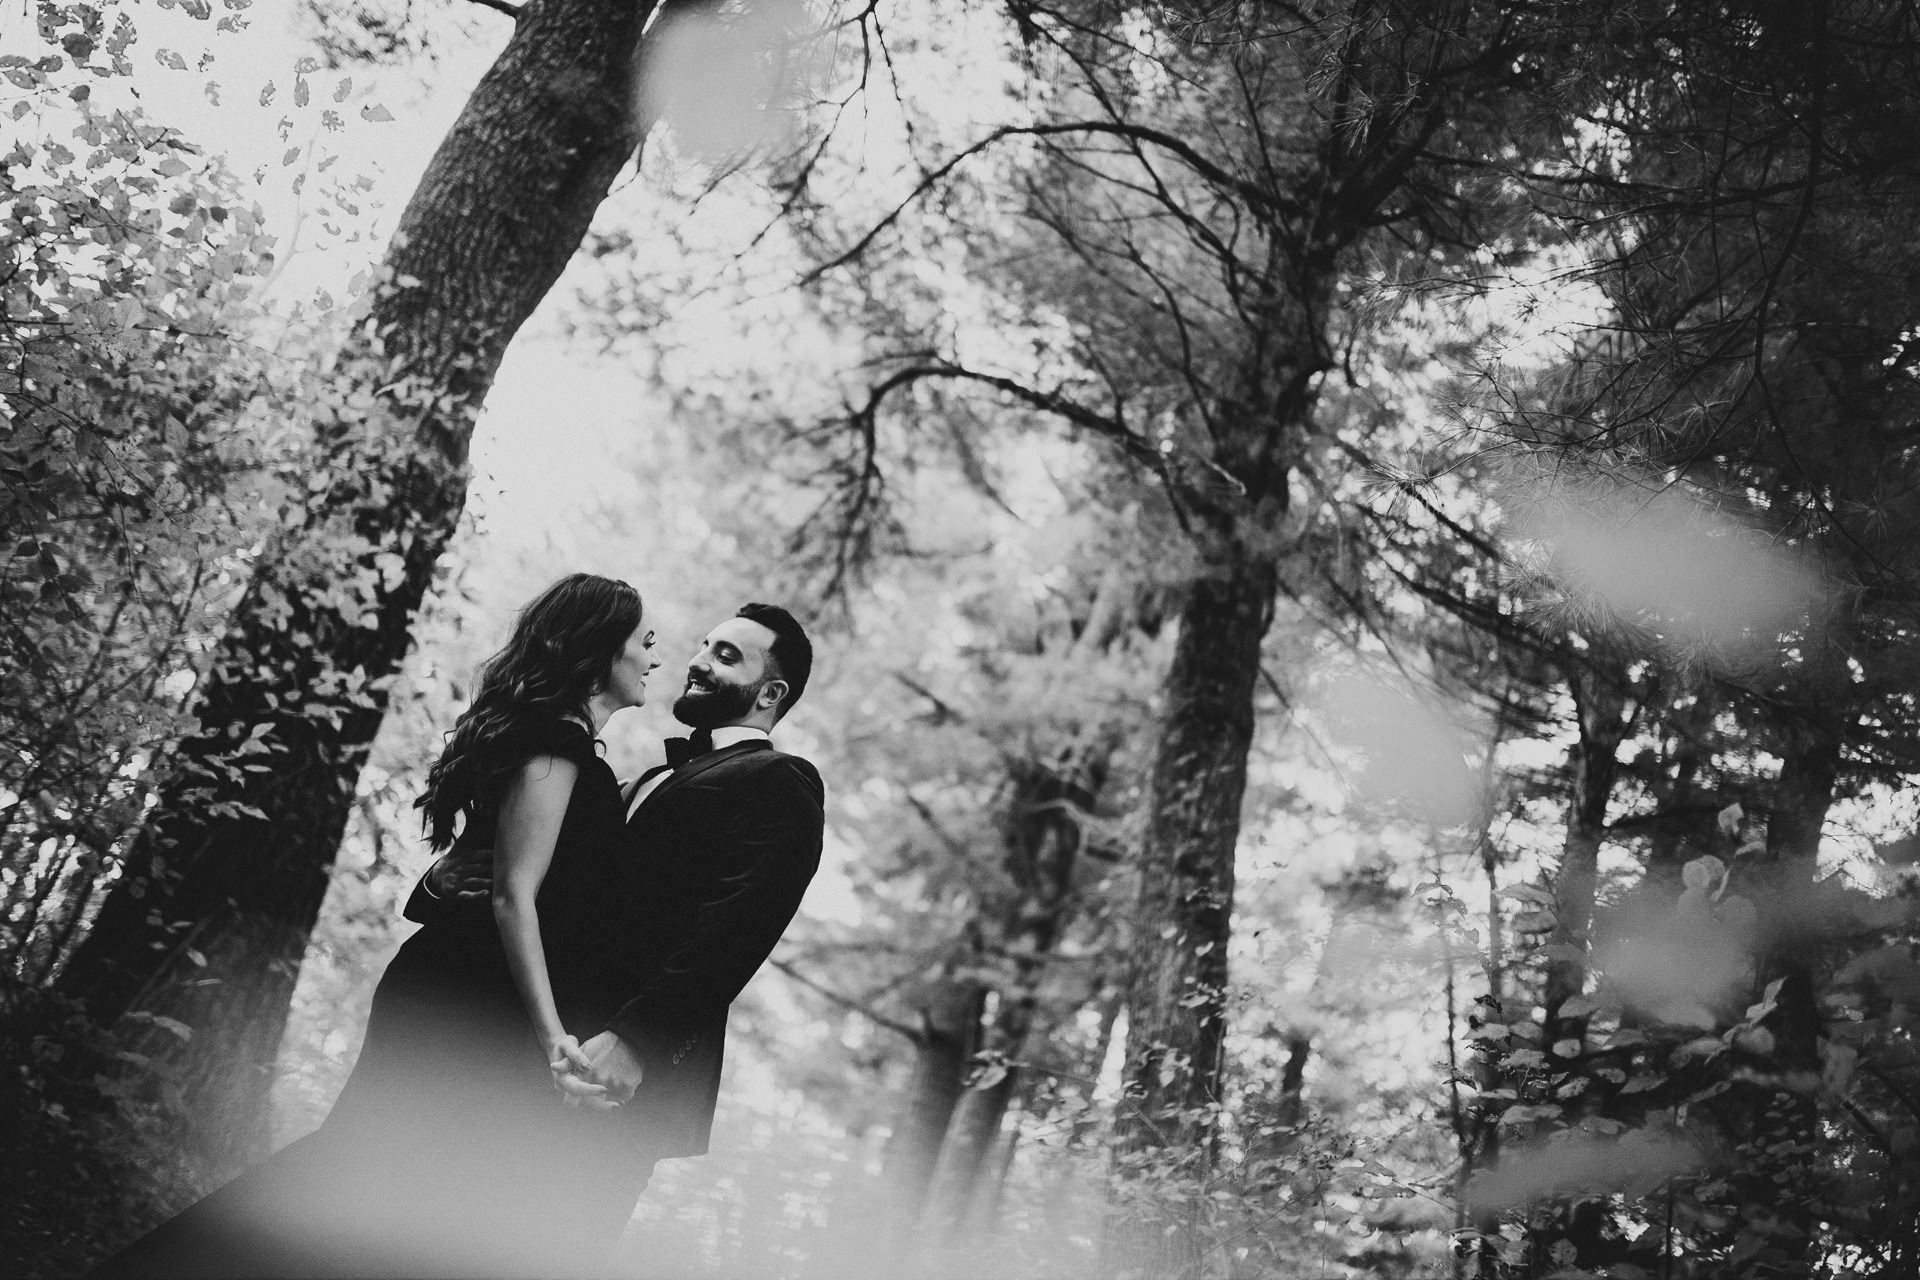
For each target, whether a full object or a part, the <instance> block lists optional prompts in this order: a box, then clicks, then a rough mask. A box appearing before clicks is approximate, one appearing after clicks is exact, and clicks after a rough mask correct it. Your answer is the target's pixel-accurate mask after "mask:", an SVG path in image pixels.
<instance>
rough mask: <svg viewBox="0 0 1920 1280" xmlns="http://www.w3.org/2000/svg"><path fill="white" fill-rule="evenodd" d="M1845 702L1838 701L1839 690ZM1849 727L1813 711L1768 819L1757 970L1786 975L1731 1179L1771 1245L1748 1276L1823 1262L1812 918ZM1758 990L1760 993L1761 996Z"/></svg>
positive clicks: (1748, 1223)
mask: <svg viewBox="0 0 1920 1280" xmlns="http://www.w3.org/2000/svg"><path fill="white" fill-rule="evenodd" d="M1834 701H1835V705H1839V699H1837V698H1836V699H1835V700H1834ZM1842 738H1843V728H1842V725H1841V724H1840V722H1839V718H1838V716H1836V715H1835V714H1833V713H1832V711H1830V710H1829V711H1821V712H1815V713H1811V714H1808V715H1806V716H1805V717H1804V718H1802V719H1800V720H1798V722H1797V723H1795V724H1793V725H1792V726H1791V727H1790V728H1789V729H1788V731H1787V734H1786V743H1785V744H1784V746H1783V748H1782V750H1781V764H1780V775H1779V778H1778V780H1777V781H1776V782H1775V784H1774V794H1773V808H1772V815H1771V817H1770V818H1769V820H1768V823H1767V849H1766V854H1765V859H1766V860H1765V863H1764V864H1763V865H1762V866H1761V867H1760V868H1759V869H1758V870H1759V873H1760V875H1759V884H1758V885H1757V888H1758V889H1759V894H1758V897H1759V905H1760V911H1761V919H1762V921H1763V922H1764V925H1765V935H1764V936H1765V940H1766V941H1765V950H1764V951H1763V952H1762V954H1761V956H1760V963H1759V966H1758V970H1759V971H1758V974H1757V975H1756V976H1757V979H1758V983H1759V985H1760V987H1761V988H1762V989H1763V990H1764V989H1765V988H1766V987H1768V986H1770V985H1771V984H1773V983H1775V982H1778V983H1779V984H1780V986H1779V989H1778V992H1777V994H1776V995H1775V997H1774V1009H1773V1012H1772V1013H1771V1014H1770V1015H1768V1016H1767V1018H1766V1019H1765V1021H1764V1025H1765V1027H1766V1028H1767V1029H1768V1030H1770V1031H1771V1032H1772V1034H1773V1044H1772V1047H1771V1048H1770V1049H1769V1050H1767V1051H1765V1052H1756V1054H1755V1059H1756V1060H1755V1061H1754V1063H1753V1064H1752V1065H1753V1068H1754V1070H1753V1072H1752V1075H1751V1077H1750V1080H1749V1081H1748V1082H1744V1083H1743V1084H1742V1085H1741V1086H1740V1087H1741V1088H1742V1089H1743V1090H1746V1089H1751V1090H1752V1094H1753V1101H1752V1105H1751V1108H1750V1109H1749V1110H1748V1112H1747V1114H1748V1115H1750V1116H1751V1118H1752V1124H1751V1127H1750V1128H1749V1129H1748V1130H1747V1133H1746V1136H1745V1141H1744V1142H1743V1143H1742V1144H1741V1147H1740V1150H1739V1155H1740V1160H1739V1164H1738V1167H1737V1168H1736V1170H1735V1172H1734V1173H1733V1175H1732V1176H1731V1177H1730V1178H1729V1179H1728V1181H1729V1183H1730V1184H1731V1185H1732V1186H1733V1188H1734V1189H1735V1192H1736V1194H1737V1196H1738V1203H1739V1204H1740V1205H1741V1211H1742V1216H1743V1218H1744V1219H1745V1221H1744V1222H1743V1223H1742V1234H1743V1235H1748V1236H1749V1237H1750V1238H1751V1237H1752V1236H1757V1237H1759V1241H1758V1242H1757V1243H1759V1244H1760V1245H1761V1248H1760V1250H1759V1252H1758V1253H1756V1254H1755V1255H1754V1256H1753V1258H1752V1259H1751V1261H1750V1262H1749V1263H1748V1264H1747V1266H1748V1267H1749V1268H1750V1270H1748V1271H1744V1272H1742V1274H1752V1275H1806V1274H1809V1268H1810V1267H1811V1265H1812V1258H1813V1233H1814V1229H1815V1225H1816V1224H1815V1221H1814V1214H1813V1207H1812V1206H1813V1204H1814V1203H1815V1202H1816V1201H1818V1200H1819V1199H1820V1193H1821V1188H1820V1187H1819V1186H1818V1185H1816V1183H1815V1179H1816V1178H1817V1176H1818V1172H1819V1171H1818V1168H1817V1166H1816V1165H1815V1163H1814V1162H1812V1161H1811V1160H1810V1159H1809V1156H1810V1154H1811V1153H1812V1152H1814V1151H1816V1150H1817V1149H1818V1144H1819V1142H1820V1132H1819V1127H1820V1116H1819V1108H1818V1105H1817V1102H1816V1099H1817V1096H1818V1090H1819V1084H1820V1012H1819V1008H1818V1006H1817V1004H1816V999H1815V990H1814V972H1813V966H1814V953H1815V950H1816V948H1817V946H1818V942H1819V939H1818V936H1817V932H1818V926H1817V925H1816V924H1815V922H1813V921H1811V920H1809V919H1808V918H1807V914H1806V912H1807V904H1808V903H1809V902H1810V901H1811V898H1812V892H1813V885H1814V881H1815V879H1816V878H1817V872H1818V862H1819V854H1820V836H1821V831H1822V829H1823V828H1824V827H1825V825H1826V819H1827V811H1828V810H1829V809H1830V808H1831V807H1832V805H1833V798H1834V785H1835V782H1836V780H1837V778H1838V774H1839V769H1840V749H1841V741H1842ZM1755 998H1756V999H1757V998H1759V993H1758V992H1756V993H1755Z"/></svg>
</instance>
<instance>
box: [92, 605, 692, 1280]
mask: <svg viewBox="0 0 1920 1280" xmlns="http://www.w3.org/2000/svg"><path fill="white" fill-rule="evenodd" d="M641 618H642V612H641V602H640V596H639V594H638V593H637V592H636V591H634V589H633V588H632V587H630V586H628V585H627V584H625V583H623V582H616V581H614V580H611V579H607V578H599V577H594V576H592V575H587V574H574V575H571V576H569V577H566V578H563V579H561V580H560V581H559V582H557V583H555V584H554V585H553V586H551V587H549V588H548V589H547V590H546V591H545V592H543V593H542V594H541V595H540V596H539V597H538V598H536V599H535V600H534V601H533V602H532V603H531V604H529V605H528V606H527V607H526V608H525V609H524V610H522V611H521V613H520V615H519V617H518V619H517V620H516V622H515V625H514V630H513V635H512V638H511V639H510V640H509V641H508V643H507V645H506V647H505V648H504V649H502V650H501V651H500V652H499V653H498V654H496V655H494V657H493V658H492V659H490V660H489V661H488V663H487V665H486V667H485V668H484V670H483V673H482V676H481V679H480V683H479V688H478V690H477V691H476V693H475V695H474V700H473V705H472V706H471V707H470V708H468V710H467V711H466V713H465V714H463V715H462V716H461V717H460V720H459V721H458V723H457V724H456V725H455V726H454V729H453V731H452V733H451V734H449V735H448V742H447V747H446V750H445V751H444V752H443V753H442V755H441V757H440V760H439V762H438V763H436V764H435V765H434V767H433V769H432V771H431V772H430V773H429V774H428V779H427V787H426V791H425V793H424V794H423V795H422V797H421V799H420V802H419V804H420V807H421V808H422V809H423V810H424V811H425V818H426V826H427V835H428V841H429V843H430V844H431V845H432V846H433V848H434V849H435V850H436V851H444V850H445V849H447V848H448V847H450V846H451V845H452V844H453V843H454V842H455V840H456V833H457V839H458V840H459V841H460V842H461V843H463V844H469V845H471V846H473V847H491V848H492V849H493V850H494V851H495V852H494V889H493V893H492V895H491V898H490V899H489V900H478V901H475V902H473V903H461V904H459V906H458V909H456V910H452V911H450V912H448V913H447V918H446V919H444V920H440V921H437V922H435V923H433V924H430V925H427V926H425V927H423V928H422V929H421V930H420V931H419V932H418V933H416V934H414V935H413V936H412V937H411V938H409V939H407V941H406V943H405V944H404V945H402V946H401V948H400V950H399V951H398V953H396V954H395V956H394V958H393V960H392V962H391V963H390V964H389V965H388V967H387V970H386V973H385V974H384V976H382V978H381V979H380V985H379V987H378V988H377V990H376V991H375V994H374V999H373V1008H372V1012H371V1014H370V1016H369V1018H368V1021H367V1030H366V1037H365V1040H364V1043H363V1045H362V1047H361V1051H360V1057H359V1060H358V1061H357V1063H356V1064H355V1066H354V1069H353V1073H352V1075H351V1076H350V1077H349V1079H348V1081H347V1083H346V1086H345V1088H343V1089H342V1090H341V1093H340V1096H339V1098H338V1100H336V1102H335V1103H334V1106H333V1110H332V1111H331V1112H330V1113H329V1114H328V1116H327V1119H326V1120H325V1122H324V1123H322V1124H321V1126H320V1127H319V1128H318V1129H317V1130H315V1131H314V1132H313V1133H311V1134H309V1135H308V1136H306V1137H305V1138H302V1139H300V1140H299V1141H297V1142H294V1143H292V1144H290V1145H289V1146H287V1147H286V1148H284V1149H282V1150H281V1151H280V1152H278V1153H276V1154H275V1155H274V1156H273V1157H272V1158H271V1159H269V1160H268V1161H266V1162H265V1163H264V1164H262V1165H261V1166H259V1167H258V1168H255V1169H252V1170H249V1171H248V1172H247V1173H245V1174H243V1175H242V1176H241V1177H239V1178H237V1179H235V1180H234V1181H233V1182H231V1183H229V1184H228V1185H227V1186H225V1187H223V1188H221V1189H220V1190H219V1191H216V1192H215V1193H213V1194H212V1195H210V1196H208V1197H207V1198H206V1199H204V1200H201V1201H200V1202H199V1203H197V1204H195V1205H193V1206H192V1207H191V1208H189V1209H187V1210H186V1211H185V1212H184V1213H182V1214H180V1215H179V1216H178V1217H176V1218H174V1219H172V1220H171V1221H169V1222H167V1223H165V1224H164V1225H162V1226H161V1227H159V1228H158V1229H157V1230H155V1231H154V1232H152V1233H151V1234H149V1235H147V1236H145V1237H143V1238H142V1239H141V1240H139V1241H137V1242H135V1243H134V1244H133V1245H132V1246H130V1247H129V1248H127V1249H126V1250H124V1251H123V1252H121V1253H120V1254H118V1255H116V1256H115V1257H114V1258H113V1259H112V1260H111V1261H109V1262H108V1263H107V1264H106V1266H105V1267H104V1268H102V1269H101V1271H99V1272H98V1273H96V1274H97V1275H98V1276H102V1277H133V1276H179V1277H185V1276H232V1277H239V1276H249V1277H270V1276H287V1277H294V1276H299V1277H316V1276H384V1277H401V1276H422V1277H424V1276H449V1277H456V1276H457V1277H477V1276H548V1275H556V1276H557V1275H572V1274H582V1273H586V1272H590V1271H592V1270H593V1269H594V1268H595V1267H596V1266H597V1265H598V1264H599V1262H600V1261H601V1260H602V1259H604V1257H605V1256H606V1254H607V1252H608V1251H609V1250H610V1249H611V1247H612V1245H613V1244H614V1241H613V1240H610V1239H604V1238H601V1237H602V1236H604V1230H602V1231H600V1232H599V1233H598V1234H596V1233H595V1232H594V1231H593V1230H592V1229H589V1228H587V1227H584V1226H582V1225H580V1224H581V1223H584V1222H588V1221H593V1220H595V1215H593V1214H592V1213H591V1212H590V1205H589V1203H588V1202H589V1201H590V1200H591V1199H592V1198H593V1196H594V1194H595V1191H596V1188H597V1186H598V1184H600V1183H602V1182H604V1181H606V1180H607V1179H606V1177H605V1174H606V1171H607V1170H609V1169H614V1168H617V1167H619V1166H620V1165H621V1164H622V1162H627V1163H632V1162H637V1161H639V1160H641V1159H642V1158H643V1157H644V1153H643V1152H641V1151H638V1150H634V1149H633V1139H632V1135H631V1130H630V1128H628V1127H626V1126H623V1125H621V1124H620V1123H619V1122H618V1119H617V1114H616V1113H610V1112H607V1111H605V1110H601V1109H594V1108H590V1107H577V1106H576V1107H569V1106H565V1105H563V1097H562V1091H561V1090H560V1088H559V1085H560V1083H561V1078H562V1077H564V1076H566V1075H567V1074H569V1073H570V1072H571V1071H572V1070H573V1069H574V1068H575V1067H579V1068H582V1069H583V1070H584V1069H585V1068H586V1066H587V1063H586V1060H585V1059H584V1057H582V1056H581V1054H580V1048H579V1040H578V1038H577V1036H578V1035H579V1034H581V1033H585V1034H592V1033H593V1032H595V1031H598V1030H599V1029H600V1027H601V1026H603V1025H604V1021H605V1017H606V1013H607V1011H606V1010H603V1009H599V1008H596V1007H592V1006H593V1004H594V996H593V994H592V993H594V992H595V991H596V990H597V988H598V987H599V986H601V985H604V984H599V983H595V982H594V981H593V977H594V975H595V974H597V973H604V972H605V971H606V970H607V967H608V966H609V965H611V964H614V963H616V962H617V960H616V956H617V951H618V942H619V939H618V937H617V934H616V931H615V930H616V926H617V923H618V922H617V919H616V918H615V916H614V915H613V914H612V912H613V911H614V910H615V905H614V903H613V898H614V895H611V894H610V893H609V892H608V889H609V886H610V885H612V884H614V883H616V882H617V881H618V880H619V878H620V877H619V876H618V875H617V874H615V872H616V867H617V860H618V858H619V857H620V855H621V852H622V849H623V845H622V842H621V840H620V836H621V831H622V825H623V822H624V817H625V815H624V812H623V805H622V802H621V798H620V792H619V784H618V783H617V782H616V781H615V779H614V776H613V772H612V771H611V770H610V769H609V768H608V767H607V764H606V762H605V761H604V760H602V759H600V757H599V755H598V754H597V752H596V750H595V735H596V734H597V733H598V731H599V729H600V727H601V726H602V725H603V724H604V723H605V722H606V720H607V718H608V717H609V716H611V715H612V714H613V713H614V712H616V711H618V710H620V709H621V708H623V707H629V706H638V705H640V703H641V702H642V701H643V700H644V699H645V697H646V676H647V674H648V672H650V671H651V670H652V669H653V668H654V667H655V666H658V665H659V664H658V662H657V661H656V660H655V659H654V658H653V657H652V655H651V652H650V651H651V649H652V645H653V636H652V634H651V632H647V631H645V630H643V628H642V627H641ZM570 1028H571V1030H570ZM571 1083H572V1092H573V1093H574V1094H575V1095H576V1096H577V1095H578V1094H579V1093H580V1092H581V1091H582V1089H583V1086H582V1085H581V1084H580V1083H579V1082H578V1081H577V1080H575V1081H573V1082H571ZM640 1177H642V1178H643V1177H644V1172H642V1173H641V1174H640ZM621 1193H623V1194H627V1195H631V1194H632V1192H631V1181H629V1182H628V1183H627V1185H626V1187H625V1188H623V1190H622V1192H621ZM629 1203H630V1201H629ZM598 1216H599V1218H601V1219H604V1215H598Z"/></svg>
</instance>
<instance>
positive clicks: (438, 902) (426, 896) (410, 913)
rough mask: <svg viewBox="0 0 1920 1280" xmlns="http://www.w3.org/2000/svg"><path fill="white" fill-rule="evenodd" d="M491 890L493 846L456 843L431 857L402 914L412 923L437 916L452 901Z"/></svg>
mask: <svg viewBox="0 0 1920 1280" xmlns="http://www.w3.org/2000/svg"><path fill="white" fill-rule="evenodd" d="M492 890H493V850H492V849H490V848H489V849H470V848H465V847H463V846H461V845H460V844H458V843H457V842H456V843H455V844H454V846H453V848H451V849H449V850H447V852H445V853H443V854H441V855H440V856H439V857H438V858H436V859H434V863H433V865H432V866H430V867H428V868H427V870H426V874H424V875H422V876H421V877H420V879H419V881H418V883H416V884H415V885H414V886H413V893H412V895H411V896H410V897H408V899H407V905H406V909H405V911H404V912H403V914H404V915H405V916H406V918H407V919H409V920H411V921H413V922H414V923H415V924H430V923H432V922H433V921H435V920H438V919H441V918H443V917H444V915H445V914H446V913H447V912H448V911H449V910H451V909H452V907H453V904H454V903H456V902H471V901H474V900H475V899H479V898H484V897H486V896H487V895H488V894H489V893H490V892H492Z"/></svg>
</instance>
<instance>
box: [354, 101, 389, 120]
mask: <svg viewBox="0 0 1920 1280" xmlns="http://www.w3.org/2000/svg"><path fill="white" fill-rule="evenodd" d="M360 118H361V119H362V120H371V121H373V122H374V123H376V124H384V123H386V122H387V121H389V120H391V119H393V112H391V111H389V110H387V109H386V108H385V107H382V106H379V105H377V104H376V105H373V106H365V107H362V108H360Z"/></svg>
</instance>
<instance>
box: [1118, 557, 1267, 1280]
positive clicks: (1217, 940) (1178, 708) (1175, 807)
mask: <svg viewBox="0 0 1920 1280" xmlns="http://www.w3.org/2000/svg"><path fill="white" fill-rule="evenodd" d="M1275 590H1276V578H1275V574H1274V569H1273V566H1272V565H1271V563H1269V562H1266V561H1263V560H1260V559H1257V558H1254V557H1251V556H1248V557H1244V558H1241V559H1238V560H1236V561H1235V562H1233V563H1231V564H1229V565H1227V566H1224V569H1223V572H1222V573H1221V574H1219V575H1218V576H1215V577H1207V578H1202V579H1200V580H1198V581H1196V582H1195V583H1194V584H1193V586H1192V588H1191V589H1190V591H1189V593H1188V595H1187V599H1186V603H1185V604H1184V606H1183V607H1182V608H1181V611H1180V621H1179V628H1180V629H1179V634H1178V636H1177V638H1176V640H1175V648H1174V655H1173V665H1172V668H1171V670H1170V671H1169V672H1168V675H1167V680H1166V684H1165V695H1164V696H1165V699H1166V703H1165V706H1166V710H1165V712H1164V714H1163V719H1162V723H1161V726H1160V733H1159V745H1158V749H1157V751H1156V753H1155V758H1154V765H1153V773H1152V780H1151V783H1150V789H1149V795H1148V801H1147V804H1148V811H1147V831H1146V839H1145V842H1144V847H1143V848H1142V851H1141V865H1140V889H1139V896H1138V898H1137V899H1136V901H1135V904H1134V908H1133V922H1134V926H1133V927H1134V934H1133V942H1132V947H1131V952H1132V956H1131V970H1130V973H1129V976H1128V980H1127V1010H1128V1025H1127V1054H1126V1059H1127V1060H1126V1067H1125V1076H1124V1088H1125V1097H1124V1098H1123V1100H1122V1101H1121V1103H1120V1107H1119V1110H1118V1112H1117V1114H1116V1116H1115V1123H1114V1138H1115V1143H1114V1149H1115V1157H1116V1160H1117V1161H1118V1162H1119V1166H1120V1168H1122V1169H1123V1170H1125V1169H1127V1168H1128V1167H1129V1165H1130V1164H1132V1165H1138V1164H1139V1163H1141V1162H1142V1160H1143V1158H1171V1159H1173V1160H1177V1161H1180V1162H1181V1163H1182V1164H1192V1165H1197V1166H1198V1169H1199V1170H1200V1171H1204V1170H1205V1169H1206V1168H1207V1167H1209V1166H1210V1164H1211V1161H1212V1154H1213V1151H1212V1148H1213V1144H1214V1135H1215V1129H1216V1123H1217V1119H1218V1108H1219V1106H1220V1103H1221V1071H1222V1065H1223V1050H1224V1047H1225V1040H1226V1030H1227V981H1228V973H1227V944H1228V941H1229V937H1230V932H1231V925H1232V912H1233V885H1234V851H1235V847H1236V845H1237V844H1238V842H1239V835H1240V802H1241V799H1242V797H1243V795H1244V794H1245V791H1246V782H1247V752H1248V750H1249V748H1250V747H1251V745H1252V741H1253V721H1254V716H1253V691H1254V682H1255V680H1256V679H1257V678H1258V675H1259V671H1260V644H1261V640H1262V639H1263V638H1264V637H1265V635H1266V632H1267V625H1268V623H1269V622H1270V621H1271V619H1272V616H1273V603H1274V593H1275ZM1169 1208H1170V1211H1171V1213H1172V1214H1173V1221H1172V1223H1171V1225H1172V1227H1173V1229H1172V1230H1167V1229H1166V1226H1167V1225H1168V1224H1164V1223H1160V1222H1152V1221H1149V1220H1148V1219H1147V1217H1146V1216H1145V1215H1143V1214H1142V1213H1140V1212H1137V1211H1136V1210H1137V1206H1134V1207H1130V1208H1129V1209H1128V1210H1127V1211H1126V1212H1125V1213H1124V1214H1123V1215H1122V1216H1120V1217H1119V1218H1118V1219H1116V1220H1115V1221H1113V1222H1111V1223H1109V1230H1108V1239H1107V1242H1106V1246H1105V1247H1106V1249H1107V1251H1108V1254H1109V1261H1110V1262H1111V1263H1113V1264H1115V1265H1116V1266H1117V1267H1122V1268H1127V1269H1129V1270H1131V1271H1134V1272H1137V1273H1138V1274H1141V1275H1148V1276H1160V1275H1175V1274H1180V1273H1182V1272H1183V1271H1186V1270H1187V1269H1189V1268H1191V1267H1192V1266H1193V1265H1194V1264H1195V1262H1196V1261H1197V1258H1196V1257H1195V1256H1194V1254H1193V1251H1194V1250H1195V1249H1196V1248H1197V1247H1198V1241H1197V1239H1196V1238H1195V1236H1194V1234H1193V1232H1192V1231H1191V1229H1190V1228H1191V1227H1192V1225H1193V1223H1192V1221H1191V1218H1192V1212H1191V1209H1190V1207H1189V1208H1183V1207H1180V1206H1169Z"/></svg>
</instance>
